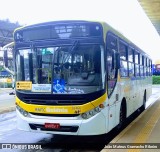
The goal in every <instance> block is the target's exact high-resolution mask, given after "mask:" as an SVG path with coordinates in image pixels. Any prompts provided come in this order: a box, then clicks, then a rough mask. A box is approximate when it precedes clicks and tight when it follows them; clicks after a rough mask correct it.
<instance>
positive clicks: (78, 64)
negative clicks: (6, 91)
mask: <svg viewBox="0 0 160 152" xmlns="http://www.w3.org/2000/svg"><path fill="white" fill-rule="evenodd" d="M102 59H104V52H103V47H102V46H101V45H96V44H87V45H86V44H85V45H83V44H81V45H80V44H78V42H75V43H74V44H73V45H70V46H53V47H43V48H41V47H37V48H34V49H30V48H28V49H19V50H17V52H16V70H17V75H16V76H17V81H31V82H32V89H31V90H21V91H29V92H46V93H52V94H54V93H60V94H61V93H63V94H64V93H66V94H83V93H85V94H86V93H91V92H95V91H99V90H101V89H102V88H103V87H104V84H102V82H103V83H104V81H103V80H102V79H103V77H102V71H104V70H103V69H102V67H103V68H104V65H102V64H104V61H102Z"/></svg>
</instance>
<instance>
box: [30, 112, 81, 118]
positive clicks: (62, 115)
mask: <svg viewBox="0 0 160 152" xmlns="http://www.w3.org/2000/svg"><path fill="white" fill-rule="evenodd" d="M31 114H32V115H36V116H49V117H77V116H79V114H45V113H33V112H31Z"/></svg>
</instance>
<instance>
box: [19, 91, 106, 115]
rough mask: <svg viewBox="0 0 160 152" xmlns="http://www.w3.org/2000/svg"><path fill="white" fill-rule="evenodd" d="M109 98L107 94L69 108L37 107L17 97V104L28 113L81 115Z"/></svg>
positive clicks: (68, 106)
mask: <svg viewBox="0 0 160 152" xmlns="http://www.w3.org/2000/svg"><path fill="white" fill-rule="evenodd" d="M106 98H107V95H106V93H105V94H104V95H103V96H101V97H100V98H98V99H96V100H94V101H92V102H89V103H86V104H83V105H67V106H50V105H35V104H26V103H24V102H23V101H21V100H20V99H19V98H18V97H16V104H17V105H19V106H20V107H21V108H23V109H24V110H26V111H28V112H36V113H46V114H80V113H84V112H87V111H89V110H91V109H93V108H95V107H97V106H98V105H100V104H101V103H103V102H105V100H106Z"/></svg>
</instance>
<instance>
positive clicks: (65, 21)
mask: <svg viewBox="0 0 160 152" xmlns="http://www.w3.org/2000/svg"><path fill="white" fill-rule="evenodd" d="M66 23H99V24H101V25H102V27H103V29H104V32H106V33H107V32H109V31H110V32H112V33H113V34H115V35H116V36H118V37H119V38H120V39H122V40H123V41H125V42H126V43H128V44H129V45H130V46H131V47H133V48H135V49H136V50H138V51H140V52H142V53H143V54H145V56H147V57H149V58H151V57H150V56H149V55H148V54H147V53H145V52H144V51H143V50H142V49H140V48H139V47H138V46H136V45H135V44H134V43H133V42H131V40H129V39H128V38H127V37H125V36H124V35H123V34H122V33H120V32H119V31H117V30H116V29H114V28H113V27H112V26H111V25H109V24H108V23H106V22H104V21H86V20H63V21H51V22H43V23H38V24H33V25H28V26H23V27H20V28H17V29H15V31H14V33H15V32H17V31H19V30H23V29H24V30H25V29H30V28H35V27H43V26H50V25H53V24H55V25H56V24H57V25H58V24H66ZM104 36H105V35H104Z"/></svg>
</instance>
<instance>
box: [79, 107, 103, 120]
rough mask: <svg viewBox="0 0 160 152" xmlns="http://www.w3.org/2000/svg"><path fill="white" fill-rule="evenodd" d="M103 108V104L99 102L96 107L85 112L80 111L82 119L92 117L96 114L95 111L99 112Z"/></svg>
mask: <svg viewBox="0 0 160 152" xmlns="http://www.w3.org/2000/svg"><path fill="white" fill-rule="evenodd" d="M103 108H104V105H103V104H100V105H99V106H98V107H96V108H94V109H92V110H90V111H88V112H85V113H82V114H81V117H82V118H83V119H88V118H91V117H93V116H94V115H96V114H97V113H99V112H100V111H101V110H102V109H103Z"/></svg>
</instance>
